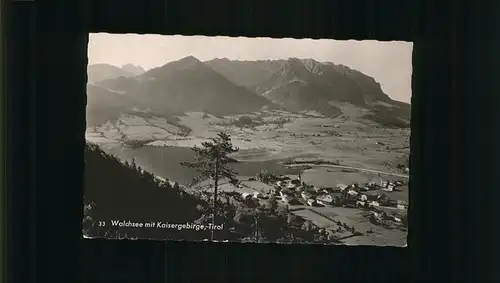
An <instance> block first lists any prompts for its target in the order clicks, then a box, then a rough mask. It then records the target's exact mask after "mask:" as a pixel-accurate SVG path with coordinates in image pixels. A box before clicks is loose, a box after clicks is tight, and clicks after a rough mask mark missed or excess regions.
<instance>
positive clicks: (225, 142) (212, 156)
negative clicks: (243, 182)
mask: <svg viewBox="0 0 500 283" xmlns="http://www.w3.org/2000/svg"><path fill="white" fill-rule="evenodd" d="M192 150H193V151H194V153H195V161H194V162H181V165H183V166H186V167H188V168H193V169H195V170H196V171H197V173H198V175H197V177H195V178H194V179H193V181H192V184H193V185H194V184H196V183H198V182H200V181H203V180H206V179H211V180H213V181H214V200H213V212H212V213H213V217H212V224H213V225H215V222H216V217H217V193H218V192H217V189H218V185H219V180H220V179H224V178H225V179H229V180H230V182H237V179H236V178H235V176H236V172H234V170H233V169H232V168H230V167H229V164H231V163H236V162H237V161H236V160H235V159H232V158H230V157H229V156H228V155H229V154H231V153H234V152H237V151H238V148H236V147H233V144H232V143H231V138H230V136H229V135H228V134H227V133H224V132H221V133H219V134H218V135H217V136H216V137H215V138H212V140H211V141H208V142H203V143H202V145H201V147H196V146H195V147H193V148H192ZM212 240H214V233H213V231H212Z"/></svg>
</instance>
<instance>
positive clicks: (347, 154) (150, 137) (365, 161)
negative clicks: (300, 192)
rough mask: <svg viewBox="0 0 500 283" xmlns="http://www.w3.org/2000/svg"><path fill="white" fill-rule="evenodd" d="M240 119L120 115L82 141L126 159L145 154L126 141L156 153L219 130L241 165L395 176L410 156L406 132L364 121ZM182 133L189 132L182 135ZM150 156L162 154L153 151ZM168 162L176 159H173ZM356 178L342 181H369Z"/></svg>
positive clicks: (284, 116) (286, 116) (278, 115)
mask: <svg viewBox="0 0 500 283" xmlns="http://www.w3.org/2000/svg"><path fill="white" fill-rule="evenodd" d="M241 116H243V115H240V116H228V117H222V118H221V117H219V118H218V117H214V116H211V115H208V114H203V113H188V114H186V115H184V116H180V117H177V119H178V121H176V122H175V123H172V122H171V118H162V117H154V116H153V117H136V116H123V117H122V118H121V119H120V120H119V121H115V122H108V123H106V124H105V125H103V126H99V127H93V128H89V129H88V130H87V139H88V140H90V141H94V142H97V143H99V144H103V145H104V144H107V145H108V149H109V150H110V151H111V152H113V153H114V154H117V155H121V154H123V155H124V157H127V156H132V155H133V156H140V155H143V154H144V155H149V154H148V152H147V151H146V152H145V153H142V152H134V153H127V152H123V151H127V150H128V149H124V148H123V147H124V144H126V143H127V141H130V140H135V141H142V142H144V143H145V144H147V145H149V146H154V147H158V148H163V147H164V146H168V147H192V146H195V145H200V144H201V142H203V141H206V140H207V139H209V138H211V137H213V136H215V135H216V134H217V133H218V132H220V131H226V132H228V133H229V134H230V135H231V137H232V142H233V144H234V145H235V146H237V147H238V148H240V152H239V153H237V154H236V155H235V156H234V157H235V158H236V159H238V160H240V161H248V162H250V161H251V162H256V161H259V162H264V161H277V160H284V159H290V158H299V157H304V158H305V157H307V158H310V157H321V158H322V159H323V160H325V161H340V162H341V164H342V165H345V166H352V167H355V168H366V169H371V170H379V171H383V172H389V173H397V170H396V169H395V165H396V164H394V161H395V160H398V159H401V158H403V157H405V156H407V155H408V154H409V148H408V139H409V131H408V130H406V129H390V128H380V127H376V126H375V125H371V124H370V123H369V122H368V121H362V120H359V121H358V120H356V119H345V118H342V117H338V118H333V119H332V118H324V117H323V118H318V117H317V116H311V115H309V114H292V113H286V112H282V111H263V112H261V113H251V114H248V115H244V116H245V117H246V118H247V119H250V120H251V121H252V122H251V123H250V124H245V125H241V124H240V123H239V122H238V121H239V119H240V118H241ZM187 128H189V129H190V133H189V134H187V135H186V131H185V129H187ZM155 154H160V155H161V153H158V152H155ZM171 154H174V155H175V153H172V151H170V150H168V149H167V150H165V154H164V156H165V158H170V156H171ZM166 156H168V157H166ZM120 157H121V156H120ZM149 158H150V157H148V159H149ZM173 161H174V162H176V161H177V160H175V158H174V159H173ZM274 163H275V162H270V163H268V164H266V165H270V166H275V168H271V169H276V168H277V167H278V166H276V165H271V164H274ZM330 170H331V169H330ZM250 171H251V170H250ZM244 173H245V174H249V173H247V172H244ZM251 173H253V172H251ZM328 173H329V172H328V171H327V170H325V169H321V170H319V169H318V170H316V169H315V170H312V172H308V173H306V176H307V175H308V174H309V175H315V176H317V175H318V174H320V175H328ZM355 175H356V174H354V175H352V176H351V177H352V178H350V177H348V175H347V174H344V177H345V178H346V179H347V180H349V179H356V180H358V181H359V178H364V179H367V178H369V177H370V176H369V174H366V175H365V174H363V175H361V176H355ZM372 175H373V174H372ZM314 178H315V177H314ZM347 180H346V181H347Z"/></svg>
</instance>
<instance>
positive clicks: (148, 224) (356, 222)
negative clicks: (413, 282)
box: [83, 33, 413, 247]
mask: <svg viewBox="0 0 500 283" xmlns="http://www.w3.org/2000/svg"><path fill="white" fill-rule="evenodd" d="M412 48H413V45H412V43H411V42H397V41H393V42H380V41H368V40H367V41H354V40H349V41H336V40H330V39H324V40H312V39H291V38H290V39H288V38H284V39H272V38H244V37H234V38H231V37H223V36H220V37H219V36H217V37H206V36H180V35H173V36H166V35H138V34H105V33H99V34H90V39H89V45H88V84H87V132H86V140H87V142H86V150H85V162H86V163H85V198H84V211H85V215H84V219H83V234H84V237H85V238H106V239H151V240H172V241H215V242H254V243H282V244H287V243H302V244H322V245H375V246H399V247H403V246H405V245H406V238H407V225H408V223H407V211H408V205H409V201H408V197H409V193H408V190H409V189H408V181H409V170H410V169H409V155H410V145H409V139H410V114H411V113H410V112H411V111H410V98H411V74H412V61H411V59H412Z"/></svg>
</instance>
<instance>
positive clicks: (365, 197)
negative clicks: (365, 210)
mask: <svg viewBox="0 0 500 283" xmlns="http://www.w3.org/2000/svg"><path fill="white" fill-rule="evenodd" d="M360 200H361V201H367V200H368V197H367V196H366V195H361V197H360Z"/></svg>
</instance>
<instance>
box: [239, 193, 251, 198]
mask: <svg viewBox="0 0 500 283" xmlns="http://www.w3.org/2000/svg"><path fill="white" fill-rule="evenodd" d="M241 197H242V198H243V199H244V200H250V199H251V198H252V194H250V193H246V192H245V193H242V194H241Z"/></svg>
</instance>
